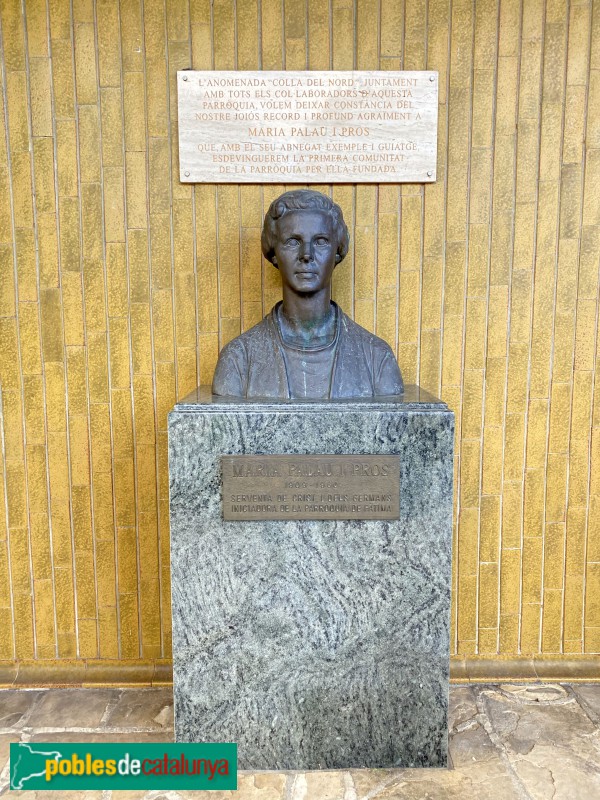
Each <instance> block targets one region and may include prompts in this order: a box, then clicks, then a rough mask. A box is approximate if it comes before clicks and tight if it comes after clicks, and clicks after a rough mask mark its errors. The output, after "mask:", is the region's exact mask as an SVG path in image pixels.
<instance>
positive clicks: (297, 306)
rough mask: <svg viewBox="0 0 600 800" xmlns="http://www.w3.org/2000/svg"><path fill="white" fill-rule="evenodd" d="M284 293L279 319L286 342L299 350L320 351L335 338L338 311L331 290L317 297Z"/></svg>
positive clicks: (326, 289)
mask: <svg viewBox="0 0 600 800" xmlns="http://www.w3.org/2000/svg"><path fill="white" fill-rule="evenodd" d="M286 288H287V287H284V290H283V304H282V306H281V312H282V313H280V316H279V322H280V326H281V334H282V336H283V339H284V341H286V342H288V343H289V344H292V345H295V346H296V347H321V346H324V345H327V344H329V343H330V342H331V341H333V339H334V337H335V310H334V306H333V305H332V304H331V289H330V287H329V286H327V287H326V288H324V289H322V290H321V291H319V292H315V293H314V294H298V293H296V292H291V291H289V290H288V291H286Z"/></svg>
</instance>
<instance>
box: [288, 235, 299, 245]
mask: <svg viewBox="0 0 600 800" xmlns="http://www.w3.org/2000/svg"><path fill="white" fill-rule="evenodd" d="M299 244H300V242H299V241H298V239H295V238H294V237H292V238H291V239H288V240H287V241H286V245H287V246H288V247H298V245H299Z"/></svg>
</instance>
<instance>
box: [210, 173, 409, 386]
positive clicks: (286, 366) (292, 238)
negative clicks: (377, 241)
mask: <svg viewBox="0 0 600 800" xmlns="http://www.w3.org/2000/svg"><path fill="white" fill-rule="evenodd" d="M348 243H349V235H348V228H347V227H346V223H345V222H344V218H343V216H342V210H341V208H340V207H339V206H338V205H337V204H336V203H334V202H333V201H332V200H331V199H330V198H329V197H327V196H326V195H324V194H321V193H320V192H315V191H310V190H307V189H298V190H294V191H291V192H285V194H282V195H281V196H280V197H278V198H277V199H276V200H274V201H273V202H272V203H271V206H270V208H269V210H268V212H267V215H266V216H265V222H264V225H263V230H262V251H263V253H264V256H265V258H267V259H268V260H269V261H270V262H271V263H272V264H273V266H275V267H277V269H279V271H280V273H281V280H282V284H283V301H282V302H279V303H277V305H276V306H275V307H274V308H273V309H272V310H271V312H270V313H269V314H268V315H267V316H266V317H265V318H264V319H263V320H262V321H261V322H259V323H258V325H255V326H254V327H253V328H251V329H250V330H248V331H246V332H245V333H243V334H242V335H241V336H237V337H236V338H235V339H233V340H232V341H231V342H229V344H227V345H226V346H225V347H224V348H223V350H222V351H221V354H220V356H219V360H218V363H217V368H216V370H215V375H214V380H213V393H214V394H216V395H222V396H229V397H244V398H293V399H306V400H317V399H323V398H351V397H374V396H382V395H398V394H402V392H403V390H404V387H403V383H402V375H401V374H400V369H399V368H398V364H397V363H396V359H395V358H394V354H393V352H392V350H391V348H390V346H389V345H388V344H387V343H386V342H384V341H383V340H382V339H380V338H379V337H377V336H375V335H374V334H372V333H369V331H367V330H365V328H362V327H361V326H360V325H357V324H356V323H355V322H353V321H352V320H351V319H350V318H349V317H348V316H346V314H344V312H343V311H342V310H341V309H340V307H339V306H338V305H337V304H336V303H334V302H333V301H332V300H331V278H332V275H333V271H334V269H335V268H336V266H337V265H338V264H339V263H340V262H341V261H342V260H343V259H344V257H345V256H346V254H347V252H348Z"/></svg>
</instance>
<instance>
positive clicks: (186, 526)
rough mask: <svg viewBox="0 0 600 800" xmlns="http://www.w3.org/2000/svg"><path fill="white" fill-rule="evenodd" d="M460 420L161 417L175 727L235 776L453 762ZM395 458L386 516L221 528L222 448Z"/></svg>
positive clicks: (295, 409) (375, 411) (313, 408)
mask: <svg viewBox="0 0 600 800" xmlns="http://www.w3.org/2000/svg"><path fill="white" fill-rule="evenodd" d="M453 427H454V418H453V414H452V412H451V411H449V410H448V408H447V406H446V405H445V404H444V403H442V402H440V401H439V400H436V399H435V398H433V397H431V396H430V395H428V394H426V393H425V392H423V391H422V390H419V389H418V387H407V391H406V393H405V395H404V396H403V398H402V402H397V401H396V400H394V399H391V400H385V399H381V400H374V401H371V400H369V401H362V400H361V401H359V400H356V401H332V402H327V403H325V402H314V403H313V402H311V403H307V402H297V401H280V402H261V403H257V402H251V403H250V402H239V401H228V400H225V399H223V398H212V397H211V395H210V392H209V390H208V389H207V390H203V389H199V390H198V391H196V392H194V393H193V394H192V395H191V396H189V397H187V398H186V399H185V400H183V401H182V402H180V403H178V404H177V405H176V406H175V408H174V409H173V411H172V412H171V414H170V416H169V470H170V492H171V574H172V602H173V660H174V664H173V667H174V694H175V732H176V738H177V740H178V741H190V742H194V741H232V742H237V743H238V753H239V766H240V768H241V769H255V770H256V769H301V770H305V769H323V768H352V767H357V768H358V767H391V766H400V767H415V766H418V767H431V766H445V765H446V763H447V740H448V732H447V712H448V668H449V625H450V571H451V569H450V567H451V536H452V475H453V469H452V452H453ZM300 453H308V454H361V455H362V454H374V455H383V454H386V455H389V454H397V455H398V456H399V460H400V518H399V519H397V520H369V521H365V520H335V521H332V520H329V521H287V520H286V521H280V520H269V521H252V522H240V521H235V522H225V521H224V520H223V515H222V499H221V474H220V469H221V456H222V455H227V454H261V455H266V454H300Z"/></svg>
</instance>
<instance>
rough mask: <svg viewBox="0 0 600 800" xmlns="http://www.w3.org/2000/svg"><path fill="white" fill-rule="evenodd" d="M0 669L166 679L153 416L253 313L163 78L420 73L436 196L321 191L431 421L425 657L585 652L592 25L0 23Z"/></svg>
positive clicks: (383, 11)
mask: <svg viewBox="0 0 600 800" xmlns="http://www.w3.org/2000/svg"><path fill="white" fill-rule="evenodd" d="M0 26H1V30H0V36H1V42H0V44H1V46H0V53H1V67H0V390H1V394H0V398H1V405H0V412H1V418H0V421H1V426H0V430H1V448H0V455H1V459H2V464H1V469H0V660H9V661H10V660H13V659H19V660H20V659H90V658H91V659H94V658H100V659H121V660H123V661H124V660H127V659H139V658H143V659H150V660H152V659H155V658H159V657H167V658H168V657H169V655H170V608H169V546H168V506H167V498H168V481H167V430H166V424H167V412H168V410H169V408H170V407H171V406H172V405H173V403H174V402H175V400H176V398H178V397H182V396H183V395H185V394H186V393H187V392H188V391H190V390H191V389H192V388H193V387H194V386H196V384H197V383H208V382H210V380H211V378H212V372H213V369H214V366H215V362H216V358H217V355H218V351H219V348H220V347H222V346H223V345H224V344H225V343H226V342H227V341H228V340H229V339H231V338H232V337H233V336H236V335H237V334H238V333H240V331H242V330H245V329H247V328H248V327H249V326H251V325H253V324H254V323H256V322H257V321H258V320H259V319H260V318H261V316H262V315H263V314H264V313H265V312H266V311H267V310H268V309H269V308H270V306H271V305H272V304H273V302H274V301H275V300H276V299H277V298H278V295H279V287H278V281H277V274H276V272H275V271H274V270H273V269H272V267H271V266H270V265H269V264H265V263H263V262H262V261H261V258H260V255H259V240H260V228H261V222H262V216H263V213H264V210H265V208H266V206H267V205H268V203H269V202H270V201H271V199H272V198H273V197H274V196H275V195H276V194H277V193H279V192H280V191H282V190H283V188H284V187H283V186H269V187H260V186H241V187H240V186H233V185H223V186H201V185H198V186H194V187H191V186H188V185H181V184H180V183H179V182H178V179H177V175H178V166H177V117H176V94H175V73H176V70H177V69H181V68H186V67H193V68H195V69H213V68H214V69H261V68H262V69H285V68H288V69H352V68H357V69H437V70H439V72H440V98H439V99H440V108H439V151H438V175H439V178H438V181H437V182H436V183H435V184H434V185H428V186H420V185H401V186H376V185H362V186H359V187H355V186H348V185H338V186H335V187H324V188H325V190H326V191H331V192H332V193H333V196H334V198H335V199H336V200H337V201H338V202H339V203H340V204H341V205H342V207H343V209H344V213H345V216H346V219H347V220H348V222H349V224H350V227H351V229H352V249H351V252H350V254H349V256H348V258H347V259H346V261H345V262H344V263H343V265H342V266H340V268H339V270H338V271H337V274H336V276H335V296H336V297H337V299H338V300H339V301H340V302H341V303H342V304H343V307H344V308H345V310H346V311H347V312H349V313H350V314H351V315H353V316H354V318H355V319H356V320H357V321H358V322H360V323H361V324H362V325H364V326H366V327H368V328H370V329H372V330H374V331H376V332H377V333H378V334H379V335H380V336H383V337H384V338H385V339H387V341H388V342H389V343H390V344H391V345H392V347H393V348H394V350H395V351H396V353H397V355H398V359H399V361H400V364H401V366H402V368H403V371H404V374H405V377H406V380H407V382H418V383H420V384H422V385H423V386H424V387H425V388H427V389H429V390H430V391H432V392H433V393H434V394H438V395H441V397H442V398H443V399H444V400H446V401H447V402H448V404H449V405H450V406H451V407H452V408H453V409H454V410H455V411H456V420H457V428H456V459H455V475H456V481H455V483H456V503H455V509H456V513H455V533H454V547H455V550H454V553H455V558H454V571H453V585H454V592H453V595H454V603H453V613H452V651H453V653H456V654H462V655H467V656H468V655H476V654H490V655H493V654H497V653H500V654H503V655H506V656H511V655H513V656H516V655H518V654H526V655H527V654H538V653H544V654H561V653H564V654H578V653H599V652H600V385H599V384H598V382H597V381H596V376H597V373H598V369H599V366H600V341H599V340H598V335H597V334H598V268H599V253H600V2H598V1H596V2H594V3H591V2H585V0H584V1H583V2H575V0H573V1H572V2H567V0H548V2H545V0H523V2H519V0H477V2H476V3H475V2H473V0H452V2H450V0H446V1H444V0H429V2H427V1H426V0H420V2H413V1H412V0H410V2H409V0H330V2H329V4H328V3H325V2H322V1H321V0H294V1H293V2H290V1H289V0H287V2H285V3H284V2H283V0H261V2H258V0H237V2H234V0H214V2H209V0H190V1H189V2H188V0H167V2H165V0H143V2H142V0H121V2H120V3H119V2H118V0H73V2H72V4H71V3H69V2H66V0H65V2H63V0H1V2H0Z"/></svg>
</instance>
